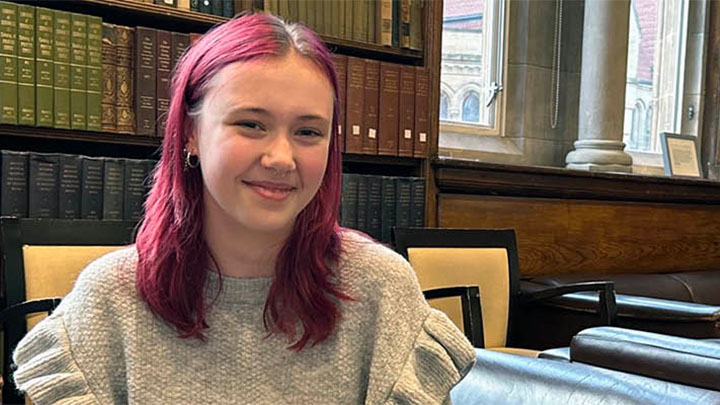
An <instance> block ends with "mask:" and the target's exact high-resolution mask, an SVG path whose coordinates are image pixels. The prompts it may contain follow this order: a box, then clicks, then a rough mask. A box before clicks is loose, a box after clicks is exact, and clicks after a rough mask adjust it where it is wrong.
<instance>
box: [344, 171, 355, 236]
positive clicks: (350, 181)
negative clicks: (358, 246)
mask: <svg viewBox="0 0 720 405" xmlns="http://www.w3.org/2000/svg"><path fill="white" fill-rule="evenodd" d="M358 179H359V176H358V175H357V174H343V181H342V198H341V202H340V226H342V227H345V228H353V229H354V228H357V201H358V198H357V197H358V195H357V192H358Z"/></svg>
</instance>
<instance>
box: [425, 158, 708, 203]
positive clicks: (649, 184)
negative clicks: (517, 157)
mask: <svg viewBox="0 0 720 405" xmlns="http://www.w3.org/2000/svg"><path fill="white" fill-rule="evenodd" d="M432 164H433V167H434V170H435V179H436V181H437V185H438V189H439V191H440V192H442V193H463V194H491V195H507V196H521V197H551V198H567V199H591V200H617V201H648V202H665V203H692V204H716V205H720V182H717V181H710V180H702V179H678V178H669V177H659V176H640V175H635V174H621V173H597V172H587V171H582V170H567V169H562V168H553V167H533V166H513V165H502V164H493V163H480V162H470V161H453V160H448V159H434V160H433V162H432Z"/></svg>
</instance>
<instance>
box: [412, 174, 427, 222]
mask: <svg viewBox="0 0 720 405" xmlns="http://www.w3.org/2000/svg"><path fill="white" fill-rule="evenodd" d="M410 181H411V184H412V196H411V203H410V226H415V227H423V226H425V179H423V178H421V177H413V178H411V180H410Z"/></svg>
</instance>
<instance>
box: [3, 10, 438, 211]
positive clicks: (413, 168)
mask: <svg viewBox="0 0 720 405" xmlns="http://www.w3.org/2000/svg"><path fill="white" fill-rule="evenodd" d="M287 1H291V0H287ZM381 1H387V0H377V4H378V7H380V6H379V4H380V3H381ZM396 1H397V3H398V4H399V3H400V2H401V1H405V2H406V3H409V1H412V0H396ZM6 2H7V3H15V4H18V5H20V4H25V5H30V6H35V7H43V8H46V9H50V10H53V11H63V12H68V13H71V15H75V14H82V15H86V16H93V17H100V18H102V23H109V24H115V25H117V26H129V27H133V28H136V27H148V28H151V29H154V30H165V31H171V32H176V33H182V34H189V33H203V32H205V31H207V30H208V29H210V28H212V27H213V26H215V25H217V24H220V23H223V22H224V21H227V18H226V17H221V16H217V15H210V14H206V13H201V12H197V11H190V10H183V9H179V8H174V7H168V6H165V5H160V4H152V3H148V2H141V1H130V0H75V1H56V0H44V1H18V0H6ZM247 3H248V1H247V0H245V3H244V4H247ZM434 3H435V2H432V1H426V0H420V4H423V7H424V13H425V14H423V19H422V20H423V22H422V24H424V25H427V24H428V23H430V19H429V18H428V17H427V13H431V12H433V11H432V10H434V9H436V7H437V6H436V5H435V4H434ZM373 7H374V6H373ZM398 7H399V6H398ZM236 11H237V10H236ZM72 13H75V14H72ZM396 15H397V14H396ZM378 18H380V17H378ZM426 21H427V22H426ZM300 22H304V21H300ZM426 28H427V29H431V28H432V27H431V26H427V27H426ZM334 29H335V28H333V30H334ZM427 29H426V30H424V36H425V40H424V43H423V46H422V48H423V49H418V48H417V47H416V48H415V49H411V48H409V47H407V46H406V44H403V45H405V47H400V46H392V47H391V46H386V45H380V44H377V43H370V42H367V41H357V40H351V39H347V38H341V37H339V36H335V35H328V33H329V32H330V31H332V30H330V29H327V31H326V32H324V33H321V34H320V35H321V37H322V38H323V40H324V41H325V43H326V44H327V46H328V49H329V50H330V51H331V52H333V53H335V54H338V55H343V57H346V58H348V59H353V60H355V61H356V63H357V61H362V62H363V63H368V61H370V62H372V63H374V64H377V65H376V67H377V66H378V65H380V67H381V68H380V69H378V70H380V71H381V70H382V69H383V68H384V67H385V66H386V65H387V66H394V67H395V68H396V69H397V72H402V74H406V73H407V72H410V74H411V75H412V74H413V73H412V72H413V71H420V70H422V69H423V68H424V67H427V66H428V61H430V60H433V59H434V58H433V57H432V56H431V55H429V54H428V49H430V44H429V41H430V40H431V39H432V38H433V36H432V35H431V33H430V32H428V30H427ZM368 31H372V29H368ZM336 32H337V31H336ZM353 35H354V34H353ZM368 35H370V36H372V33H370V34H368ZM379 36H380V34H379V33H377V35H376V37H375V38H376V39H378V38H379ZM118 48H119V46H118ZM103 52H105V51H104V50H103ZM134 57H137V55H134ZM118 60H119V59H118ZM348 73H349V72H348ZM398 74H400V73H398ZM434 76H436V75H435V73H434V72H429V77H430V79H429V80H430V86H429V89H426V92H427V93H426V96H425V97H426V98H427V99H428V105H433V104H432V103H433V97H435V95H434V93H435V91H434V89H433V87H434V86H433V85H432V83H433V80H435V77H434ZM377 79H378V82H379V85H381V84H382V82H383V81H382V80H381V79H382V78H381V77H378V78H377ZM348 80H349V77H348ZM397 81H398V82H401V81H402V80H400V79H398V80H397ZM401 84H402V83H398V85H397V86H398V87H397V92H398V95H397V97H398V99H400V97H401V96H402V94H401V93H402V91H405V90H401V88H400V86H401ZM427 87H428V86H427V85H426V88H427ZM346 90H347V89H346ZM377 90H378V91H379V96H380V99H381V100H382V96H383V94H382V87H381V86H380V88H379V89H377ZM359 91H360V93H363V92H367V91H368V89H367V87H365V88H364V89H363V88H360V89H359ZM158 94H159V93H158ZM404 94H407V92H405V93H404ZM412 98H413V96H412V95H410V101H411V102H412ZM380 104H382V103H380ZM380 104H379V105H378V106H376V108H378V107H379V110H380V111H379V115H381V114H382V110H383V105H380ZM135 108H137V106H135ZM362 108H364V109H367V107H362ZM410 111H411V114H412V109H411V110H410ZM361 112H362V111H361ZM433 114H436V112H434V111H433V109H432V108H430V109H429V111H428V112H427V113H426V114H423V115H424V116H425V120H426V122H427V123H428V124H427V125H429V128H430V129H429V130H428V134H427V141H426V142H427V144H428V145H426V146H425V149H424V150H422V151H420V152H418V150H414V151H413V150H412V148H410V150H409V153H408V150H407V149H406V150H405V152H404V154H405V156H394V155H393V153H392V152H390V153H388V152H387V150H385V151H382V152H380V153H381V154H382V153H384V154H385V155H378V152H377V151H375V152H372V151H368V150H362V151H356V152H355V153H350V152H347V153H343V172H344V173H346V174H352V175H360V176H367V177H393V178H398V179H399V180H398V182H403V181H405V180H404V178H414V179H424V181H425V190H427V191H428V192H427V193H426V194H425V195H426V196H425V198H424V199H425V200H426V201H430V205H427V204H426V205H427V206H428V207H433V206H434V205H432V204H434V197H433V193H432V190H433V188H431V187H432V185H431V184H428V181H429V180H430V179H429V176H431V175H432V174H431V171H430V165H429V159H428V158H429V156H430V154H431V153H432V151H433V150H435V149H436V147H434V146H433V144H432V142H437V141H436V139H437V138H436V136H435V135H434V134H433V133H434V132H435V131H434V130H433V129H432V128H436V126H435V127H433V126H432V123H433V119H435V120H436V118H432V115H433ZM396 115H397V116H398V120H400V119H402V117H401V115H402V114H401V113H400V111H398V113H397V114H396ZM416 115H417V114H416ZM158 116H159V113H158ZM361 116H362V118H363V119H364V118H365V114H361ZM380 118H382V117H380ZM410 121H412V116H411V119H410ZM405 122H407V119H406V120H405ZM375 125H376V126H377V125H378V124H375ZM379 125H380V126H382V125H383V124H382V123H379ZM402 125H404V124H402V123H398V124H397V126H398V128H397V131H398V132H399V133H400V135H399V138H398V144H400V143H402V142H403V139H402V128H400V127H401V126H402ZM411 125H412V124H411ZM368 126H372V125H371V124H368ZM367 129H368V128H366V127H365V124H364V123H363V128H362V131H363V136H365V135H366V133H367ZM135 132H138V131H137V128H135ZM344 132H347V129H344ZM378 132H380V129H379V128H378ZM0 143H2V145H3V146H2V149H7V150H14V151H27V152H31V153H61V154H74V155H86V156H91V157H101V156H105V157H109V158H128V159H157V158H158V157H159V146H160V145H161V143H162V139H161V138H159V137H157V136H141V135H137V134H129V133H117V132H109V131H91V130H82V129H62V128H57V127H55V128H53V127H37V126H28V125H13V124H0ZM365 146H366V145H365ZM396 147H397V146H396ZM400 148H402V146H401V147H400ZM395 154H396V155H397V154H403V152H402V151H398V152H396V153H395ZM414 181H415V182H416V183H417V180H414ZM415 204H416V206H417V205H418V201H415ZM428 209H429V208H428ZM370 215H371V214H368V218H369V217H370ZM415 215H416V216H417V212H416V214H415ZM427 216H428V215H427V214H425V215H424V217H427ZM424 223H427V221H425V222H424Z"/></svg>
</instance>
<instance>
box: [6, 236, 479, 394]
mask: <svg viewBox="0 0 720 405" xmlns="http://www.w3.org/2000/svg"><path fill="white" fill-rule="evenodd" d="M343 238H344V239H343V247H344V250H345V253H344V254H343V255H342V258H341V261H340V265H339V269H338V277H339V280H340V282H341V283H342V286H343V287H344V291H345V292H346V293H348V294H349V295H350V296H352V297H353V298H355V301H343V302H342V303H341V311H342V320H341V321H340V322H339V324H338V326H337V328H336V330H335V331H334V332H333V334H332V335H331V336H330V337H329V338H328V339H327V340H326V341H324V342H322V343H320V344H318V345H317V346H315V347H306V348H305V349H304V350H302V351H301V352H300V353H295V352H292V351H289V350H287V349H286V347H287V345H288V340H287V338H285V337H284V336H282V335H279V336H278V335H271V336H270V337H267V338H266V336H267V332H266V330H265V329H264V327H263V305H264V303H265V298H266V296H267V291H268V288H269V286H270V283H271V279H269V278H260V279H236V278H228V277H225V278H224V279H223V289H222V291H221V293H220V295H219V298H218V300H217V302H216V303H215V305H214V306H213V307H212V308H211V310H210V311H209V314H208V324H209V329H208V330H207V331H206V337H207V341H206V342H205V343H203V342H200V341H198V340H197V339H180V338H178V337H177V333H176V332H175V330H174V329H173V328H172V327H171V326H168V324H166V323H165V322H164V321H162V320H160V319H159V318H157V317H155V316H153V314H152V313H151V312H150V311H149V309H148V307H147V306H146V305H145V303H144V302H143V301H142V300H140V299H139V296H138V294H137V292H136V290H135V287H134V274H135V265H136V263H137V252H136V250H135V248H134V247H130V248H125V249H122V250H119V251H116V252H114V253H111V254H109V255H107V256H105V257H103V258H101V259H98V260H97V261H95V262H94V263H92V264H90V265H89V266H88V267H87V268H86V269H85V270H84V271H83V272H82V274H81V275H80V277H79V279H78V280H77V282H76V284H75V287H74V288H73V290H72V292H71V293H70V294H69V295H68V296H67V297H66V298H65V299H64V300H63V301H62V304H61V305H60V307H58V309H57V310H56V311H55V313H53V315H52V316H50V317H49V318H47V319H46V320H44V321H43V322H41V323H40V324H38V325H37V326H36V327H35V328H34V329H33V330H32V331H30V333H28V335H27V336H26V337H25V338H24V339H23V340H22V341H21V342H20V344H19V345H18V347H17V349H16V350H15V352H14V355H13V358H14V361H15V363H16V364H17V366H18V368H17V371H16V372H15V380H16V382H17V384H18V386H19V387H20V389H21V390H23V391H25V392H26V393H28V394H29V395H30V397H31V398H32V399H33V401H35V403H36V404H38V405H42V404H48V403H56V402H59V403H63V404H97V403H100V404H110V403H116V404H118V403H135V404H180V403H187V404H189V403H192V404H198V403H212V404H221V403H249V404H265V403H267V404H281V403H288V404H335V403H337V404H357V403H366V404H382V403H390V404H432V403H441V402H445V401H447V402H449V401H448V394H449V390H450V388H452V386H453V385H454V384H455V383H457V382H458V381H459V380H460V378H461V377H462V376H463V375H464V374H465V373H466V372H467V371H468V370H469V368H470V365H471V364H472V362H473V360H474V352H473V348H472V347H471V346H470V344H469V343H468V341H467V340H466V339H465V337H464V336H463V335H462V334H461V333H460V331H458V330H457V329H456V328H455V326H454V325H453V324H452V323H451V321H450V320H449V319H448V318H447V317H446V316H445V315H444V314H442V313H440V312H437V311H435V310H431V309H430V308H429V307H428V306H427V304H426V303H425V301H424V299H423V296H422V293H421V291H420V288H419V286H418V282H417V279H416V277H415V274H414V272H413V270H412V268H411V267H410V266H409V265H408V263H407V262H406V261H405V260H404V259H403V258H402V257H400V256H398V255H397V254H395V253H394V252H392V251H391V250H389V249H387V248H385V247H383V246H380V245H378V244H375V243H372V242H369V241H367V240H365V239H362V238H360V237H359V236H357V235H354V234H346V235H345V236H344V237H343ZM217 283H218V278H217V276H216V275H212V276H210V279H209V281H208V285H207V286H206V288H205V289H206V297H208V299H210V297H212V296H214V292H215V291H217V290H216V289H217V285H218V284H217Z"/></svg>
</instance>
